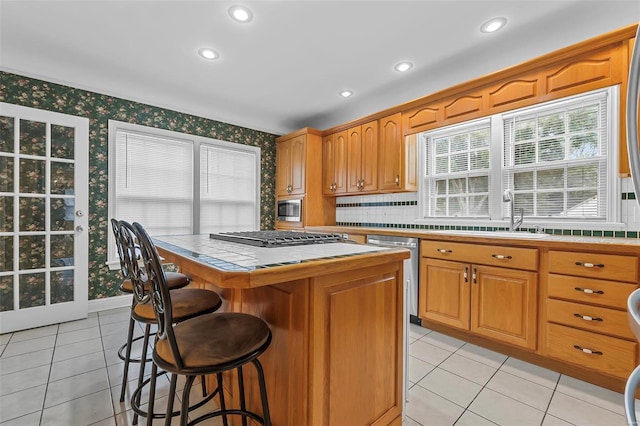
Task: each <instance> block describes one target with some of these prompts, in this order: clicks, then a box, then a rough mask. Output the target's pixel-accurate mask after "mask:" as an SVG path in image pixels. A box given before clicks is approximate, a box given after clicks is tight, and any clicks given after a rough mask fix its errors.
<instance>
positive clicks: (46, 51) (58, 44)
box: [0, 0, 640, 134]
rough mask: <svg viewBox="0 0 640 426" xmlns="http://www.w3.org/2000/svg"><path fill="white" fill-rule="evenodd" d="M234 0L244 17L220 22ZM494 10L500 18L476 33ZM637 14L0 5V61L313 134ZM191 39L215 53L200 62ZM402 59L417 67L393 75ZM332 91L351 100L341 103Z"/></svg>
mask: <svg viewBox="0 0 640 426" xmlns="http://www.w3.org/2000/svg"><path fill="white" fill-rule="evenodd" d="M234 4H244V5H246V6H249V7H250V8H251V9H252V11H253V14H254V19H253V21H252V22H251V23H249V24H240V23H237V22H235V21H232V20H231V18H230V17H229V14H228V8H229V7H230V6H232V5H234ZM496 16H504V17H506V18H508V20H509V21H508V23H507V26H506V27H505V28H504V29H503V30H501V31H499V32H497V33H493V34H482V33H480V31H479V27H480V25H481V24H482V23H483V22H485V21H486V20H488V19H489V18H493V17H496ZM638 20H640V1H638V0H627V1H618V0H603V1H597V0H554V1H542V0H538V1H536V0H510V1H485V0H466V1H463V0H446V1H445V0H440V1H434V0H424V1H418V0H413V1H380V0H377V1H365V0H349V1H329V0H315V1H313V0H300V1H266V0H265V1H238V2H235V1H187V0H185V1H180V0H173V1H168V0H164V1H158V0H156V1H152V0H136V1H122V0H121V1H116V0H83V1H79V0H76V1H69V0H64V1H63V0H40V1H35V0H0V69H1V70H3V71H8V72H13V73H17V74H21V75H25V76H30V77H37V78H41V79H44V80H48V81H53V82H56V83H62V84H67V85H70V86H74V87H78V88H81V89H86V90H91V91H95V92H99V93H104V94H108V95H113V96H118V97H122V98H125V99H129V100H134V101H139V102H143V103H147V104H151V105H156V106H160V107H164V108H170V109H173V110H177V111H181V112H186V113H190V114H195V115H199V116H203V117H207V118H210V119H214V120H218V121H223V122H227V123H233V124H237V125H241V126H246V127H250V128H253V129H258V130H264V131H267V132H271V133H277V134H283V133H288V132H290V131H292V130H295V129H298V128H300V127H305V126H311V127H315V128H318V129H321V130H324V129H327V128H330V127H332V126H335V125H338V124H340V123H344V122H347V121H351V120H354V119H357V118H360V117H363V116H366V115H369V114H372V113H374V112H377V111H380V110H383V109H386V108H389V107H392V106H394V105H398V104H401V103H404V102H407V101H410V100H413V99H416V98H419V97H422V96H425V95H427V94H430V93H433V92H435V91H438V90H440V89H444V88H446V87H450V86H452V85H455V84H458V83H462V82H464V81H467V80H470V79H473V78H475V77H478V76H481V75H484V74H487V73H491V72H494V71H498V70H500V69H503V68H506V67H509V66H511V65H515V64H517V63H520V62H522V61H525V60H528V59H531V58H534V57H537V56H540V55H542V54H545V53H547V52H551V51H553V50H556V49H559V48H562V47H565V46H568V45H571V44H574V43H577V42H579V41H582V40H585V39H588V38H591V37H594V36H597V35H600V34H603V33H606V32H608V31H612V30H615V29H618V28H621V27H623V26H626V25H629V24H633V23H637V22H638ZM201 47H212V48H214V49H215V50H217V51H218V52H219V53H220V55H221V57H220V59H217V60H215V61H206V60H204V59H202V58H200V57H199V56H198V55H197V51H198V49H199V48H201ZM404 59H408V60H411V61H413V62H414V63H415V67H414V68H413V69H412V70H410V71H409V72H407V73H404V74H400V73H397V72H395V71H394V70H393V65H394V64H396V63H397V62H398V61H400V60H404ZM343 89H350V90H353V91H354V92H355V95H354V96H352V97H350V98H347V99H344V98H341V97H339V96H338V92H339V91H340V90H343Z"/></svg>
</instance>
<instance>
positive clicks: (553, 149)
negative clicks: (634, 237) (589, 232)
mask: <svg viewBox="0 0 640 426" xmlns="http://www.w3.org/2000/svg"><path fill="white" fill-rule="evenodd" d="M607 112H608V108H607V92H598V93H595V94H591V95H585V96H581V97H577V98H573V99H571V100H567V101H561V102H557V101H556V102H551V103H548V104H546V105H543V106H542V107H537V108H530V109H526V110H522V111H519V112H518V113H516V114H510V115H505V116H504V141H505V145H504V169H503V184H504V187H505V189H506V188H511V189H513V192H514V202H515V208H516V209H524V215H525V216H526V217H533V218H573V219H586V220H605V219H606V218H607V200H608V199H609V198H610V195H609V194H608V191H607V155H608V152H607V151H608V146H607V145H608V144H607V140H608V134H609V131H608V124H607V123H608V113H607ZM507 208H508V206H506V205H505V210H504V215H505V216H507V215H508V214H509V213H508V212H507V210H506V209H507Z"/></svg>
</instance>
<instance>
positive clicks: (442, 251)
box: [436, 249, 452, 254]
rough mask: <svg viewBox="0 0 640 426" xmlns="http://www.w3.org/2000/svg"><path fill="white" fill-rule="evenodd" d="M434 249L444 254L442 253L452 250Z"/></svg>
mask: <svg viewBox="0 0 640 426" xmlns="http://www.w3.org/2000/svg"><path fill="white" fill-rule="evenodd" d="M436 251H437V252H438V253H442V254H444V253H451V252H452V250H447V249H436Z"/></svg>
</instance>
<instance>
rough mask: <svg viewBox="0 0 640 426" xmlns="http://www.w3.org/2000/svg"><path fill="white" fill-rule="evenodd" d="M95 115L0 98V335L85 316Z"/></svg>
mask: <svg viewBox="0 0 640 426" xmlns="http://www.w3.org/2000/svg"><path fill="white" fill-rule="evenodd" d="M88 149H89V120H88V119H86V118H81V117H75V116H70V115H65V114H59V113H55V112H49V111H43V110H38V109H34V108H27V107H21V106H18V105H12V104H6V103H0V333H6V332H11V331H16V330H23V329H27V328H32V327H38V326H42V325H47V324H54V323H58V322H63V321H70V320H74V319H79V318H85V317H86V316H87V306H88V303H87V302H88V300H87V299H88V241H89V239H88V216H87V208H88V197H89V194H88V180H89V179H88V176H89V165H88V163H89V153H88V152H89V151H88Z"/></svg>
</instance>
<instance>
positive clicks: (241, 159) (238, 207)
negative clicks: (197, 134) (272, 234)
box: [200, 144, 259, 232]
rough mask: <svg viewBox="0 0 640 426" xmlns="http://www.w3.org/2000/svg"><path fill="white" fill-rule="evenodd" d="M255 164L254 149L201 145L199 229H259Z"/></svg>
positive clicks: (206, 230) (223, 230)
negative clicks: (247, 150) (256, 221)
mask: <svg viewBox="0 0 640 426" xmlns="http://www.w3.org/2000/svg"><path fill="white" fill-rule="evenodd" d="M256 164H257V159H256V154H255V153H254V152H246V151H239V150H233V149H226V148H221V147H216V146H213V145H205V144H203V145H201V146H200V232H228V231H253V230H255V229H256V228H257V224H256V223H255V218H256V215H255V212H256V210H257V209H258V208H259V206H257V201H256V186H257V185H256V182H257V179H258V176H257V174H258V170H257V168H256Z"/></svg>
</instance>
